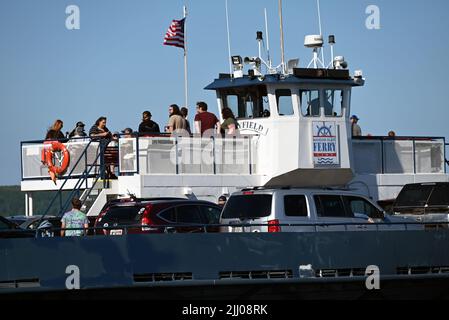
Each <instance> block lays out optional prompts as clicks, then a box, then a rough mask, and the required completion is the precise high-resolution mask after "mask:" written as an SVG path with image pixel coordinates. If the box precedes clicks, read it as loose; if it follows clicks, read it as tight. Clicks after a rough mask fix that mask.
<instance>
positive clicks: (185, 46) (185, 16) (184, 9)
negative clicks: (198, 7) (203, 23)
mask: <svg viewBox="0 0 449 320" xmlns="http://www.w3.org/2000/svg"><path fill="white" fill-rule="evenodd" d="M183 14H184V19H185V18H187V7H186V6H184V7H183ZM186 22H187V21H186V20H184V91H185V107H186V108H188V106H189V93H188V90H189V83H188V76H187V71H188V69H187V27H186Z"/></svg>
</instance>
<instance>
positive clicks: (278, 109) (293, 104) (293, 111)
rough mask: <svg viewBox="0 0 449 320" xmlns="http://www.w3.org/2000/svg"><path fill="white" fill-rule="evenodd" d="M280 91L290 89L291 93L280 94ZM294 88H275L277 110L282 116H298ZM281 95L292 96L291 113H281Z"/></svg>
mask: <svg viewBox="0 0 449 320" xmlns="http://www.w3.org/2000/svg"><path fill="white" fill-rule="evenodd" d="M278 91H288V92H290V94H289V95H278ZM294 92H295V91H294V90H292V89H291V88H275V89H274V97H275V99H276V111H277V115H278V116H279V117H281V118H284V117H294V116H296V110H295V109H296V108H295V103H294ZM281 97H290V104H291V113H290V114H282V113H281V109H280V104H279V101H280V98H281Z"/></svg>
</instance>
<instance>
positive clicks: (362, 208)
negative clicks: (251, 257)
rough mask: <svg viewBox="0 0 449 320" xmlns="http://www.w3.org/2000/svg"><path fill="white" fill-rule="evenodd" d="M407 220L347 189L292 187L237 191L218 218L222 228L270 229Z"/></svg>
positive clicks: (357, 227) (396, 226)
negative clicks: (385, 210)
mask: <svg viewBox="0 0 449 320" xmlns="http://www.w3.org/2000/svg"><path fill="white" fill-rule="evenodd" d="M407 222H413V220H409V219H396V218H394V217H390V216H388V215H387V214H386V213H385V212H384V211H383V210H382V209H381V208H380V207H379V206H378V205H376V204H375V203H373V202H372V201H371V200H370V199H369V198H367V197H365V196H361V195H358V194H355V193H353V192H350V191H346V190H335V189H292V188H280V189H264V188H251V189H245V190H242V191H241V192H236V193H234V194H233V195H232V196H231V197H230V198H229V200H228V202H227V204H226V206H225V207H224V209H223V213H222V215H221V219H220V224H222V225H223V226H222V227H221V232H273V233H274V232H314V231H370V230H371V231H373V230H405V229H406V227H405V226H404V225H403V224H404V223H407ZM410 228H414V229H420V227H419V226H414V227H410Z"/></svg>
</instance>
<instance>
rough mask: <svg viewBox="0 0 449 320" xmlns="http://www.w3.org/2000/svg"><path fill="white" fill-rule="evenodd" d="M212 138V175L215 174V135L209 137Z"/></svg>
mask: <svg viewBox="0 0 449 320" xmlns="http://www.w3.org/2000/svg"><path fill="white" fill-rule="evenodd" d="M211 139H212V159H213V167H214V175H216V174H217V159H216V156H217V155H216V152H217V148H216V144H215V137H213V136H212V137H211Z"/></svg>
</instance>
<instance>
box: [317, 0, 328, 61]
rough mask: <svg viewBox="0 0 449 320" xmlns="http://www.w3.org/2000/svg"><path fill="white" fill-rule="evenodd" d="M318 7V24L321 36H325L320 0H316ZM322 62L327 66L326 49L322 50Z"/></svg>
mask: <svg viewBox="0 0 449 320" xmlns="http://www.w3.org/2000/svg"><path fill="white" fill-rule="evenodd" d="M316 6H317V10H318V24H319V28H320V36H323V27H322V24H321V7H320V0H316ZM321 61H322V63H323V66H325V65H326V63H325V62H324V48H323V47H322V48H321Z"/></svg>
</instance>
